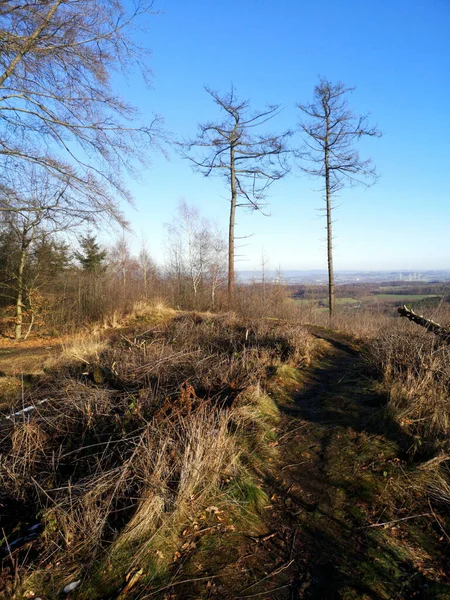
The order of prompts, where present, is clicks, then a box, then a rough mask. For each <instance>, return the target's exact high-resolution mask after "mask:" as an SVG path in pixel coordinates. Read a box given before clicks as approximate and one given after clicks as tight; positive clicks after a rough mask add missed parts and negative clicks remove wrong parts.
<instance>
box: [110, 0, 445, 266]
mask: <svg viewBox="0 0 450 600" xmlns="http://www.w3.org/2000/svg"><path fill="white" fill-rule="evenodd" d="M155 8H157V9H159V10H160V11H161V14H159V15H157V16H155V17H153V18H152V20H151V23H150V30H149V32H148V33H147V35H146V40H145V42H146V45H148V47H149V48H151V50H152V52H153V56H152V59H151V67H152V70H153V77H154V78H153V89H152V90H151V91H147V90H146V89H145V87H144V86H143V85H142V84H140V83H139V82H136V81H135V80H134V78H132V79H131V80H130V82H128V84H126V85H124V84H121V86H122V87H121V92H122V93H123V95H124V96H125V97H126V98H128V99H130V100H131V101H132V102H133V103H134V104H136V105H137V106H139V107H140V109H141V110H142V111H143V112H144V113H147V112H148V113H150V112H152V111H154V112H157V113H161V114H162V115H163V116H164V118H165V124H166V128H167V129H168V130H169V131H171V132H172V133H173V134H174V135H175V136H176V137H183V136H193V135H194V134H195V132H196V127H197V124H198V123H199V122H203V121H207V120H210V119H214V118H215V117H216V115H217V114H218V113H217V107H216V106H215V105H214V104H213V102H212V100H211V98H210V97H209V96H208V94H207V93H206V92H205V90H204V85H208V86H209V87H212V88H214V89H217V90H219V91H224V92H225V91H228V90H229V87H230V84H231V82H233V84H234V85H235V87H236V89H237V92H238V94H239V96H240V97H242V98H245V99H247V98H248V99H249V100H250V101H251V103H252V105H253V106H254V107H255V108H262V107H264V105H265V104H267V103H280V104H281V105H282V106H283V112H282V113H281V114H280V115H279V116H278V117H277V118H276V119H275V120H273V121H272V122H271V125H270V130H272V131H282V130H283V129H286V128H291V127H295V126H296V124H297V123H298V119H299V116H300V113H299V110H298V109H297V108H296V103H298V102H301V103H306V102H308V101H310V100H312V92H313V88H314V86H315V84H316V83H317V81H318V77H319V76H325V77H327V78H328V79H329V80H330V81H332V82H337V81H342V82H343V83H345V84H346V85H347V86H355V87H356V90H355V92H354V93H353V95H352V96H351V98H350V103H351V106H352V108H353V109H354V111H355V112H361V113H365V112H370V113H371V120H372V122H373V123H376V124H378V127H379V129H380V130H381V131H382V132H383V137H382V138H381V139H368V140H366V141H365V142H364V144H361V148H360V150H361V154H362V156H363V157H364V156H367V157H369V156H370V157H372V158H373V160H374V162H375V164H376V166H377V170H378V172H379V174H380V179H379V181H378V182H377V184H376V185H375V186H373V187H371V188H370V189H367V190H364V189H361V188H357V189H353V190H343V191H342V192H341V194H340V196H341V197H340V199H339V202H340V203H341V205H340V207H339V208H338V209H337V210H336V212H335V219H336V224H335V234H336V244H335V245H336V250H335V267H336V269H338V270H339V269H374V270H378V269H425V268H436V269H438V268H450V240H449V235H448V230H449V225H450V222H449V217H450V197H449V196H450V193H449V189H450V187H449V179H450V146H449V142H450V110H449V107H450V33H449V32H450V0H322V1H321V2H306V1H301V0H279V1H278V2H273V1H272V0H271V1H269V0H228V1H227V2H224V1H221V0H194V1H192V2H187V1H186V0H156V2H155ZM296 140H297V141H299V140H298V138H296ZM143 176H144V179H145V182H144V183H139V184H138V183H134V182H133V183H132V184H131V186H130V187H131V188H132V191H133V193H134V195H135V199H136V209H137V210H132V209H130V208H127V209H126V214H127V217H128V218H129V220H130V221H131V224H132V226H133V229H134V232H135V239H138V238H140V237H141V236H143V237H144V238H146V240H147V245H148V248H149V250H150V251H151V253H152V255H153V256H154V258H155V259H156V260H157V261H162V259H163V246H164V238H165V229H164V223H167V222H169V221H170V220H171V219H172V218H173V215H174V213H175V210H176V205H177V202H178V201H179V199H181V198H184V199H186V200H187V201H188V202H189V203H193V204H196V205H197V206H198V208H199V209H200V211H201V213H202V214H204V215H205V216H206V217H208V218H211V219H215V220H216V221H217V222H218V223H219V225H220V226H221V227H223V230H224V232H225V231H226V226H227V219H228V208H229V201H228V190H227V188H226V185H225V183H224V182H222V181H221V180H220V179H218V178H212V177H210V178H204V177H202V176H201V175H199V174H196V173H193V172H192V170H191V168H190V165H189V163H188V162H186V161H183V160H181V159H180V158H179V157H178V156H177V155H176V153H175V152H170V157H169V160H167V159H166V158H164V157H163V156H161V155H159V154H157V153H155V155H154V156H153V157H152V166H151V168H149V169H148V171H146V172H145V173H144V174H143ZM318 188H319V183H318V182H317V181H315V180H312V179H310V178H309V177H307V176H305V175H302V174H301V172H300V171H299V169H296V168H294V169H293V172H292V174H291V175H290V176H289V177H288V178H286V179H285V180H283V181H282V182H278V183H275V184H274V186H273V187H272V190H271V195H270V198H269V201H270V208H269V211H270V214H271V216H270V217H264V216H262V215H260V214H258V213H249V212H247V211H245V210H243V209H241V210H240V213H239V214H238V216H237V222H238V230H237V234H238V235H242V236H244V235H249V234H253V235H252V237H250V238H249V239H247V240H246V242H245V243H246V246H245V247H244V248H242V249H241V251H240V252H241V254H243V259H245V260H242V262H239V263H238V264H237V268H238V269H239V268H240V269H255V268H256V269H257V268H258V267H259V264H260V257H261V253H262V251H263V250H264V253H265V254H266V255H267V257H268V258H269V263H270V267H271V268H277V267H278V266H281V268H282V269H317V268H326V254H325V241H324V240H325V229H324V227H325V222H324V219H323V217H322V216H321V214H322V213H320V212H318V209H319V208H321V207H322V204H323V200H322V197H321V194H320V192H318V191H317V189H318Z"/></svg>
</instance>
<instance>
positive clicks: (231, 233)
mask: <svg viewBox="0 0 450 600" xmlns="http://www.w3.org/2000/svg"><path fill="white" fill-rule="evenodd" d="M230 179H231V203H230V225H229V229H228V306H229V308H232V307H233V303H234V222H235V215H236V200H237V192H236V172H235V161H234V142H233V141H232V142H231V147H230Z"/></svg>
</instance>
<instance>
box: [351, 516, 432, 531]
mask: <svg viewBox="0 0 450 600" xmlns="http://www.w3.org/2000/svg"><path fill="white" fill-rule="evenodd" d="M431 516H433V514H432V513H422V514H421V515H411V516H410V517H403V518H402V519H394V520H393V521H384V523H372V525H364V526H363V527H358V529H371V528H372V527H384V526H385V525H393V524H394V523H400V521H409V519H418V518H419V517H431Z"/></svg>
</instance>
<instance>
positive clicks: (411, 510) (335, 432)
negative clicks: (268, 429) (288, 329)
mask: <svg viewBox="0 0 450 600" xmlns="http://www.w3.org/2000/svg"><path fill="white" fill-rule="evenodd" d="M311 333H313V335H315V336H316V337H317V338H319V344H320V345H321V347H322V358H321V359H320V361H318V362H317V363H316V364H312V365H311V366H309V367H308V368H307V369H306V370H304V371H302V377H303V380H304V382H305V383H304V384H303V385H301V388H300V389H298V390H297V392H296V393H295V394H294V397H293V401H292V403H287V404H285V405H282V406H281V407H280V408H281V411H282V415H283V416H282V419H281V424H280V428H279V432H278V442H277V444H278V445H277V449H278V459H277V462H276V464H274V465H271V466H270V467H269V468H268V469H267V472H266V473H264V474H262V473H261V478H260V479H261V481H260V483H261V486H262V487H263V488H264V490H265V491H266V493H267V497H268V498H269V499H270V500H269V501H268V502H267V503H266V505H265V506H263V507H262V509H261V521H260V522H259V523H258V524H256V523H255V524H254V525H253V530H252V531H249V526H248V525H247V527H244V526H243V525H239V524H238V523H236V524H235V525H230V524H229V522H227V519H226V516H224V515H222V518H221V522H220V523H217V524H216V526H212V527H209V528H206V529H207V530H208V532H207V533H205V534H201V533H200V534H199V533H198V532H197V533H195V534H193V536H192V539H191V538H190V537H189V535H187V536H186V537H184V538H183V540H182V543H183V544H184V545H183V546H182V545H181V543H180V550H181V552H180V553H179V555H177V557H176V558H177V560H176V562H174V564H173V565H172V575H173V579H172V582H173V584H172V585H167V586H165V587H164V589H160V590H159V591H158V590H153V591H152V592H151V593H150V595H148V596H146V595H145V594H144V597H145V598H147V597H149V598H150V597H152V598H165V599H167V600H169V599H176V600H178V599H181V598H183V599H186V600H187V599H194V598H224V599H232V598H233V599H238V598H239V599H241V598H242V599H243V598H261V599H275V600H278V599H279V600H288V599H290V600H293V599H316V600H326V599H342V600H353V599H364V600H378V599H379V600H383V599H398V600H400V599H404V600H406V599H413V598H415V599H418V598H424V599H430V600H431V599H439V600H443V599H447V598H448V599H450V579H449V574H450V570H449V567H450V565H449V559H448V548H449V542H450V537H449V536H448V535H447V533H446V532H445V530H444V529H443V528H442V521H441V518H440V516H439V515H438V514H437V512H436V510H437V509H436V508H435V507H434V508H433V507H431V505H429V504H428V503H427V501H425V499H424V497H423V496H420V495H419V496H418V497H417V494H415V492H414V490H413V489H412V488H411V486H410V485H409V482H410V474H411V472H412V471H413V470H414V468H415V465H414V463H413V462H412V461H411V458H410V456H411V448H412V445H413V440H410V439H408V438H407V437H405V436H404V434H403V433H402V432H401V431H400V430H399V429H398V427H397V426H396V424H395V423H394V422H392V421H390V420H389V417H388V416H387V413H386V410H385V404H386V397H385V396H384V395H383V393H381V392H380V391H379V390H380V386H379V385H378V384H377V382H376V378H373V374H371V373H370V372H369V371H368V368H367V366H366V364H365V362H364V360H363V357H362V354H361V348H360V347H359V346H358V345H357V344H356V343H355V342H354V341H353V340H351V339H350V338H348V337H347V336H344V335H341V334H337V333H335V332H330V331H327V330H323V329H319V328H314V329H311ZM410 488H411V489H410ZM250 529H252V528H251V527H250ZM182 548H186V550H185V551H184V552H183V550H182ZM140 597H142V596H140Z"/></svg>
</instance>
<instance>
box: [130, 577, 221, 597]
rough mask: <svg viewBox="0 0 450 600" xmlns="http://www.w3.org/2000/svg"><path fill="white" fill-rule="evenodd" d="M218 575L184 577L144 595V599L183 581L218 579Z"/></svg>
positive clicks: (181, 583)
mask: <svg viewBox="0 0 450 600" xmlns="http://www.w3.org/2000/svg"><path fill="white" fill-rule="evenodd" d="M217 577H218V575H209V576H208V577H194V578H193V579H183V581H175V582H174V583H170V584H169V585H165V586H164V587H162V588H159V589H158V590H155V591H154V592H152V593H151V594H147V595H146V596H142V600H146V598H151V597H152V596H156V594H159V593H160V592H163V591H164V590H168V589H170V588H171V587H175V586H176V585H183V583H191V582H193V581H204V580H205V579H216V578H217Z"/></svg>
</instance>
